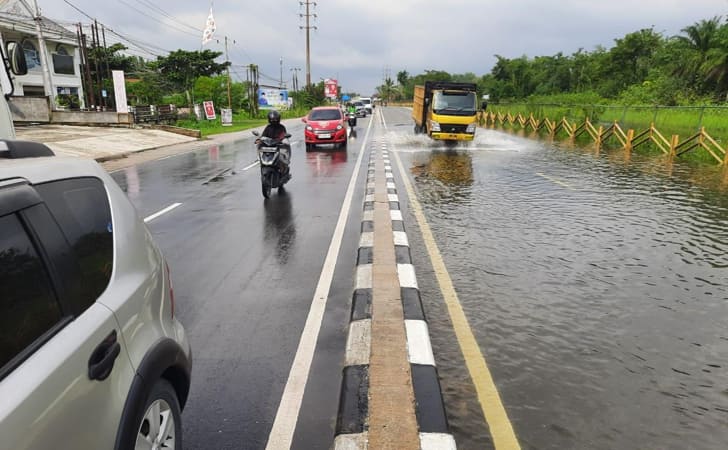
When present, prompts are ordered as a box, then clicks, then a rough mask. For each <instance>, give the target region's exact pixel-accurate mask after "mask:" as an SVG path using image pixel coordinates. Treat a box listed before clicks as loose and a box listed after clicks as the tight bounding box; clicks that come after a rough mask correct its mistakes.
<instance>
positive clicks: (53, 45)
mask: <svg viewBox="0 0 728 450" xmlns="http://www.w3.org/2000/svg"><path fill="white" fill-rule="evenodd" d="M29 4H30V3H29V2H28V1H22V0H0V45H2V46H3V49H4V53H6V54H7V45H8V43H9V42H16V43H17V44H18V45H20V46H21V47H22V48H23V51H24V53H25V61H26V63H27V64H28V74H27V75H23V76H17V77H15V80H14V85H15V92H14V94H13V95H14V96H25V97H50V100H51V102H52V103H51V105H53V104H54V103H53V102H55V99H56V96H57V95H58V94H69V95H75V96H77V98H78V99H79V102H80V104H81V105H82V106H83V101H84V100H83V97H84V95H83V84H82V81H81V77H82V76H83V74H82V73H81V56H80V51H79V48H78V42H77V37H76V34H75V33H73V32H71V31H69V30H67V29H65V28H64V27H62V26H61V25H59V24H57V23H55V22H53V21H52V20H50V19H48V18H46V17H41V21H40V23H41V27H42V34H43V39H44V41H45V48H46V60H47V61H48V64H49V66H50V70H49V73H50V86H49V88H50V90H48V89H46V86H45V83H44V79H43V68H42V65H41V62H42V60H43V58H42V57H41V54H40V51H41V48H40V45H39V43H38V33H37V29H36V22H35V20H34V19H33V16H34V14H33V12H32V11H30V10H28V8H27V7H26V5H29ZM53 109H55V108H53Z"/></svg>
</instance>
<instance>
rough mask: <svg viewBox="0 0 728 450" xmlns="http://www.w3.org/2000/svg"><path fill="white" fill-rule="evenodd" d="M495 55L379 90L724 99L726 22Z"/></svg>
mask: <svg viewBox="0 0 728 450" xmlns="http://www.w3.org/2000/svg"><path fill="white" fill-rule="evenodd" d="M495 56H496V63H495V65H494V66H493V69H492V70H491V72H490V73H488V74H485V75H482V76H477V75H475V74H474V73H464V74H450V73H448V72H445V71H439V70H427V71H425V73H422V74H418V75H415V76H411V75H410V74H409V73H408V72H407V71H406V70H402V71H400V72H398V73H397V76H396V80H394V79H391V78H387V79H385V80H384V83H383V84H382V85H381V86H379V87H378V88H377V92H378V95H379V96H380V97H381V98H383V99H389V100H409V99H412V96H413V92H414V86H416V85H418V84H423V83H424V82H425V81H455V82H472V83H477V85H478V91H479V92H480V93H483V94H489V95H490V98H491V101H516V102H521V101H529V102H533V103H571V104H593V103H606V102H612V103H619V104H625V105H631V104H640V105H645V104H650V105H668V106H672V105H695V104H719V103H724V102H726V101H728V21H726V20H724V19H723V18H722V17H720V16H716V17H713V18H711V19H704V20H701V21H699V22H696V23H694V24H692V25H689V26H686V27H685V28H683V29H682V30H681V33H680V34H679V35H677V36H664V35H663V34H661V33H658V32H656V31H655V30H654V28H645V29H641V30H639V31H635V32H632V33H628V34H626V35H625V36H624V37H622V38H618V39H615V43H614V46H613V47H611V48H609V49H607V48H604V47H601V46H599V47H597V48H596V49H595V50H593V51H591V52H589V51H585V50H584V49H579V50H578V51H576V52H575V53H572V54H571V55H564V54H563V53H561V52H559V53H557V54H555V55H553V56H536V57H533V58H531V57H527V56H521V57H519V58H506V57H504V56H501V55H495Z"/></svg>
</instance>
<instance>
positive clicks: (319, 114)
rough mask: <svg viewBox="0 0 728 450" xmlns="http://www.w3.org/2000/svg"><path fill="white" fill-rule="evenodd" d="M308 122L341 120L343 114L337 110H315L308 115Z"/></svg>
mask: <svg viewBox="0 0 728 450" xmlns="http://www.w3.org/2000/svg"><path fill="white" fill-rule="evenodd" d="M308 120H341V112H340V111H339V110H337V109H315V110H313V111H311V113H310V114H309V115H308Z"/></svg>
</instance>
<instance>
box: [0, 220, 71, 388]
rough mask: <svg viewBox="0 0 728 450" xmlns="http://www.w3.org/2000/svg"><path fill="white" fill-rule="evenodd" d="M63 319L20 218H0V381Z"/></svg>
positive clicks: (46, 274) (41, 264) (44, 271)
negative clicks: (37, 341)
mask: <svg viewBox="0 0 728 450" xmlns="http://www.w3.org/2000/svg"><path fill="white" fill-rule="evenodd" d="M61 318H62V313H61V308H60V306H59V304H58V301H57V299H56V296H55V293H54V291H53V288H52V285H51V282H50V278H49V276H48V273H47V272H46V269H45V266H44V264H43V262H42V260H41V259H40V257H39V256H38V252H37V251H36V249H35V247H34V245H33V243H32V241H31V240H30V237H29V236H28V233H27V232H26V231H25V228H24V227H23V225H22V224H21V222H20V220H19V219H18V216H17V215H15V214H10V215H7V216H4V217H0V378H1V377H2V375H4V372H5V370H6V369H7V368H8V366H11V365H12V364H11V362H12V361H13V360H14V359H18V358H20V357H21V354H22V353H23V351H24V350H25V349H27V348H28V347H29V346H31V344H32V343H33V342H34V341H36V340H37V339H38V338H40V337H41V336H43V335H44V334H45V333H46V332H48V331H50V330H51V329H52V328H53V327H54V326H55V325H56V324H57V323H59V322H60V321H61Z"/></svg>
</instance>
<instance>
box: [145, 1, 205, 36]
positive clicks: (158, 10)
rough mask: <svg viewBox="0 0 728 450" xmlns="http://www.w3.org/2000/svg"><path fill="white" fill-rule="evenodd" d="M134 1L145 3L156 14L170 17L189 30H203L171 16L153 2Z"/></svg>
mask: <svg viewBox="0 0 728 450" xmlns="http://www.w3.org/2000/svg"><path fill="white" fill-rule="evenodd" d="M135 1H136V2H137V3H140V4H142V5H145V6H147V7H149V8H150V9H153V10H155V12H157V13H158V14H161V15H162V16H164V17H166V18H168V19H170V20H171V21H173V22H176V23H178V24H179V25H183V26H185V27H187V28H189V29H191V30H194V31H197V32H200V33H202V31H203V30H202V28H197V27H194V26H192V25H189V24H187V23H185V22H182V21H181V20H178V19H177V18H176V17H174V16H172V15H171V14H169V13H168V12H167V11H165V10H163V9H162V8H160V7H159V6H157V5H155V4H154V3H152V2H150V1H149V0H135Z"/></svg>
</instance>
